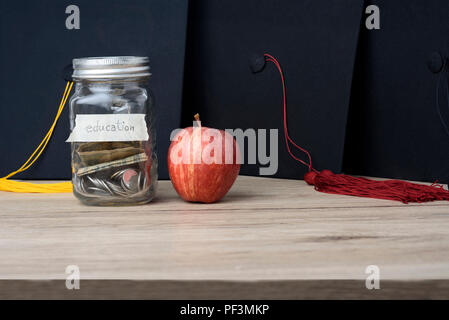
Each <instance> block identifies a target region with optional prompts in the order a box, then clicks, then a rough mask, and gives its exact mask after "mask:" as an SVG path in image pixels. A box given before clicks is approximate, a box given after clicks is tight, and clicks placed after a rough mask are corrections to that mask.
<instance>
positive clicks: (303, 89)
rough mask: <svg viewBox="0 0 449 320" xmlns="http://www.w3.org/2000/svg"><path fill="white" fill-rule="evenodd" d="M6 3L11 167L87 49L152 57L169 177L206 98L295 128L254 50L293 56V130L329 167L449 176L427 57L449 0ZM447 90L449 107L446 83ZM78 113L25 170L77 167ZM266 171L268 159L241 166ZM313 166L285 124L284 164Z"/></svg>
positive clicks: (209, 119) (5, 88)
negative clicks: (169, 154) (70, 25)
mask: <svg viewBox="0 0 449 320" xmlns="http://www.w3.org/2000/svg"><path fill="white" fill-rule="evenodd" d="M69 4H76V5H78V6H79V7H80V9H81V29H80V30H66V29H65V18H66V15H65V14H64V11H65V7H66V6H67V5H69ZM369 4H376V5H377V6H379V8H380V26H381V29H380V30H367V29H366V28H365V19H366V18H367V16H368V15H367V14H365V8H366V6H368V5H369ZM0 9H1V11H0V49H1V50H0V77H1V78H0V79H1V80H0V81H1V86H0V108H1V110H2V111H3V112H2V117H0V134H1V135H2V139H0V143H1V144H0V147H1V150H2V153H1V154H2V156H1V158H0V175H1V176H3V175H5V174H7V173H8V172H10V171H11V170H13V169H16V168H17V167H19V166H20V165H21V164H22V163H23V162H24V161H25V160H26V159H27V157H28V155H29V154H30V153H31V152H32V151H33V150H34V148H35V147H36V146H37V144H38V143H39V142H40V141H41V140H42V138H43V135H44V133H45V132H46V131H47V130H48V128H49V126H50V123H51V121H52V120H53V117H54V115H55V112H56V110H57V106H58V104H59V100H60V98H61V95H62V91H63V89H64V86H65V84H64V82H63V81H62V80H61V76H60V73H61V69H62V67H63V66H65V65H66V64H67V63H69V62H70V60H71V59H72V58H73V57H79V56H96V55H147V56H149V57H150V65H151V67H152V73H153V77H152V80H151V87H152V89H153V92H154V94H155V98H156V106H157V110H156V112H157V114H158V120H159V121H158V137H157V138H158V148H159V154H158V156H159V166H160V170H159V173H160V176H161V177H162V178H167V176H168V175H167V171H166V170H167V169H166V150H167V147H168V143H169V141H168V135H169V133H170V131H171V130H172V129H174V128H176V127H178V126H179V125H180V124H182V125H183V126H189V125H191V119H192V116H193V114H194V113H196V112H199V113H200V115H201V119H202V121H203V125H206V126H210V127H218V128H242V129H246V128H267V129H269V128H279V129H282V109H281V108H282V104H281V103H282V91H281V82H280V78H279V74H278V72H277V71H276V69H275V68H274V66H273V65H272V64H268V65H267V66H266V68H265V70H264V71H263V72H261V73H258V74H253V73H251V71H250V68H249V59H250V57H251V56H252V55H253V54H263V53H264V52H268V53H271V54H272V55H274V56H275V57H277V58H278V60H279V61H280V63H281V65H282V67H283V69H284V73H285V79H286V83H287V98H288V119H289V128H290V134H291V137H292V138H293V139H294V140H295V141H296V142H297V143H298V144H299V145H301V146H304V147H305V148H306V149H308V150H309V151H310V152H311V154H312V157H313V160H314V166H315V167H316V168H317V169H318V170H322V169H332V170H334V171H336V172H342V171H344V172H346V173H350V174H362V175H371V176H378V177H394V178H403V179H415V180H423V181H434V180H436V179H439V180H440V181H442V180H445V179H447V177H449V167H448V166H447V165H446V163H447V160H448V156H449V137H448V136H447V135H446V134H445V131H444V129H443V126H442V125H441V123H440V120H439V118H438V115H437V111H436V107H435V87H436V81H437V77H438V76H437V75H435V74H432V73H431V72H430V71H429V70H428V69H427V66H426V64H427V60H428V56H429V54H430V53H431V52H433V51H441V52H443V53H447V51H448V50H447V48H448V40H449V38H448V37H449V19H448V18H447V13H448V12H449V2H448V1H447V0H429V1H422V0H407V1H406V0H403V1H389V0H377V1H363V0H314V1H306V0H296V1H293V0H284V1H274V0H258V1H256V0H241V1H220V0H193V1H190V3H189V8H188V20H187V1H186V0H185V1H183V0H179V1H156V0H153V1H143V0H142V1H138V0H132V1H117V0H116V1H106V0H95V1H87V0H85V1H76V2H68V1H58V2H54V1H40V2H36V1H24V2H23V1H22V2H20V3H19V2H10V1H8V2H6V1H3V2H2V3H1V4H0ZM186 34H187V40H186V39H185V36H186ZM186 41H187V45H186V47H184V45H185V43H186ZM184 61H185V65H183V63H184ZM445 79H446V78H445ZM182 80H183V81H182ZM443 88H444V87H443ZM441 100H442V101H443V102H446V104H444V105H442V107H443V109H444V110H443V116H444V117H445V119H446V120H448V119H449V109H448V108H447V96H445V95H444V93H442V95H441ZM181 102H182V103H181ZM181 104H182V109H181ZM67 119H68V117H67V109H66V110H65V114H63V115H62V117H61V121H60V122H59V124H58V127H57V129H56V131H55V133H54V136H53V138H52V141H51V142H50V145H49V147H48V149H47V150H46V152H45V153H44V154H43V156H42V158H41V159H40V160H39V161H38V163H36V164H35V165H34V166H33V167H32V168H31V169H30V170H29V171H28V173H25V174H23V175H21V176H20V177H21V178H34V179H40V178H48V179H55V178H64V179H67V178H69V177H70V152H69V146H68V144H66V143H64V141H65V139H66V138H67V136H68V130H69V129H68V120H67ZM258 172H259V166H258V165H243V166H242V169H241V173H242V174H249V175H257V174H258ZM304 172H305V168H304V167H302V166H301V165H300V164H298V163H297V162H295V161H294V160H293V159H291V158H290V156H289V155H288V153H287V151H286V148H285V144H284V140H283V132H282V130H280V131H279V170H278V173H277V175H276V176H277V177H288V178H302V177H303V174H304Z"/></svg>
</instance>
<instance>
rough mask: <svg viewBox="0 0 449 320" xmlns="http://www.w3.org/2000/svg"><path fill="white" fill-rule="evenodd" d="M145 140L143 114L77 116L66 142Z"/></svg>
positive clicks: (146, 135) (146, 136) (145, 127)
mask: <svg viewBox="0 0 449 320" xmlns="http://www.w3.org/2000/svg"><path fill="white" fill-rule="evenodd" d="M147 140H148V131H147V123H146V122H145V114H78V115H77V116H76V118H75V128H73V131H72V133H71V134H70V136H69V138H68V139H67V140H66V142H106V141H147Z"/></svg>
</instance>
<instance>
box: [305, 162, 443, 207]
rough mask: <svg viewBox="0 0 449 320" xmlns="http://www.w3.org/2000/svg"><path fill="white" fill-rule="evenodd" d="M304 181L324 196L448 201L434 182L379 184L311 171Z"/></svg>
mask: <svg viewBox="0 0 449 320" xmlns="http://www.w3.org/2000/svg"><path fill="white" fill-rule="evenodd" d="M304 180H305V181H306V182H307V183H308V184H310V185H314V186H315V190H317V191H320V192H325V193H333V194H344V195H348V196H357V197H366V198H374V199H385V200H395V201H401V202H403V203H409V202H428V201H434V200H449V191H447V190H445V189H443V186H442V185H439V184H435V183H434V184H432V185H430V186H428V185H424V184H418V183H411V182H407V181H401V180H380V181H379V180H371V179H367V178H361V177H352V176H348V175H345V174H335V173H333V172H332V171H330V170H323V171H321V172H319V173H316V172H314V171H309V172H307V173H306V174H305V175H304Z"/></svg>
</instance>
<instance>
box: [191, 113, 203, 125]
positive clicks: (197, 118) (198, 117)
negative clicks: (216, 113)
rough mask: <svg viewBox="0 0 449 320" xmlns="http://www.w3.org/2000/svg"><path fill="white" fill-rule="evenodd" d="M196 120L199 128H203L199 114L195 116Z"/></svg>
mask: <svg viewBox="0 0 449 320" xmlns="http://www.w3.org/2000/svg"><path fill="white" fill-rule="evenodd" d="M193 118H195V121H196V123H197V124H198V127H201V121H200V114H199V113H197V114H195V115H194V116H193Z"/></svg>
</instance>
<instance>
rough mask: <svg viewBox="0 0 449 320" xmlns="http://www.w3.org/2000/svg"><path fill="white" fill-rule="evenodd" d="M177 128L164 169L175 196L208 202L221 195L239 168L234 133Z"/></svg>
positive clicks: (238, 154) (238, 155) (226, 190)
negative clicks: (168, 176) (175, 193)
mask: <svg viewBox="0 0 449 320" xmlns="http://www.w3.org/2000/svg"><path fill="white" fill-rule="evenodd" d="M195 120H196V124H197V126H194V127H188V128H185V129H181V130H180V131H179V132H178V133H177V134H176V135H175V136H174V138H173V139H172V142H171V144H170V147H169V149H168V172H169V174H170V179H171V181H172V183H173V187H174V188H175V190H176V192H177V193H178V194H179V196H180V197H181V198H182V199H184V200H186V201H191V202H203V203H212V202H216V201H218V200H220V199H221V198H223V197H224V196H225V195H226V193H228V191H229V189H230V188H231V187H232V185H233V184H234V181H235V179H236V178H237V176H238V174H239V171H240V163H241V153H240V149H239V147H238V145H237V143H236V141H235V139H234V137H233V136H232V135H231V134H229V133H228V132H225V131H223V130H218V129H213V128H208V127H203V126H201V122H200V121H199V115H198V114H196V115H195Z"/></svg>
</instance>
